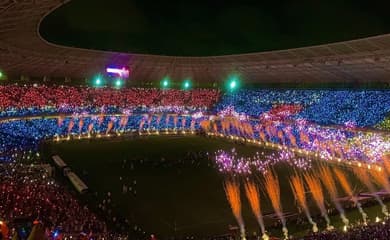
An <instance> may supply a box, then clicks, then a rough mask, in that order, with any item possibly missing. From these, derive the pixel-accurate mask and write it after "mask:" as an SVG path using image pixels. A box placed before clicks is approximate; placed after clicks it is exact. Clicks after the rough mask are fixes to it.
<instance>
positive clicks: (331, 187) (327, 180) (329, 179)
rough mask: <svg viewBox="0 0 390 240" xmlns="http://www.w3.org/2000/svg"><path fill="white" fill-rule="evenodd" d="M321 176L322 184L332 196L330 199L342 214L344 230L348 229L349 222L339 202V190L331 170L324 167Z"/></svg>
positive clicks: (321, 169)
mask: <svg viewBox="0 0 390 240" xmlns="http://www.w3.org/2000/svg"><path fill="white" fill-rule="evenodd" d="M320 176H321V179H322V182H323V183H324V185H325V187H326V189H327V190H328V192H329V194H330V198H331V199H332V201H333V202H334V204H335V206H336V209H337V210H338V211H339V213H340V217H341V220H342V221H343V223H344V229H347V228H348V225H349V220H348V219H347V218H346V216H345V213H344V209H343V207H342V206H341V204H340V202H339V200H338V193H337V188H336V184H335V182H334V179H333V176H332V172H331V171H330V169H329V168H327V167H324V166H323V167H321V168H320Z"/></svg>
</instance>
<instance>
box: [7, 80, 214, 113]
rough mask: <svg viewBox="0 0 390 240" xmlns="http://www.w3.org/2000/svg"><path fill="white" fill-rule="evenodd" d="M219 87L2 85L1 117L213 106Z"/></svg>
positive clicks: (194, 108) (193, 108)
mask: <svg viewBox="0 0 390 240" xmlns="http://www.w3.org/2000/svg"><path fill="white" fill-rule="evenodd" d="M219 95H220V92H219V90H216V89H193V90H189V91H182V90H176V89H165V90H161V89H156V88H123V89H112V88H89V87H72V86H45V85H35V86H29V85H28V86H26V85H24V86H19V85H6V86H0V112H1V115H0V116H15V115H16V116H17V115H19V116H20V115H32V114H34V115H37V114H42V113H57V112H63V113H73V112H81V111H88V112H93V111H97V112H100V111H101V108H105V109H107V108H112V109H111V110H116V111H120V110H122V109H128V108H140V109H141V110H142V108H150V107H158V106H171V107H174V106H180V107H185V108H186V109H188V110H192V111H194V110H196V109H202V110H206V109H208V108H211V107H212V106H213V105H214V103H215V102H216V101H218V99H219Z"/></svg>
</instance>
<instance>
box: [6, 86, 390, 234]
mask: <svg viewBox="0 0 390 240" xmlns="http://www.w3.org/2000/svg"><path fill="white" fill-rule="evenodd" d="M219 100H220V101H219ZM215 104H217V105H216V106H214V105H215ZM231 106H234V109H235V110H236V111H237V112H238V114H241V115H240V117H241V116H248V117H247V118H245V121H247V122H250V124H251V126H253V127H254V130H255V131H254V133H253V136H248V135H247V136H245V137H248V138H252V137H253V138H256V139H262V140H264V141H268V142H274V143H278V144H283V145H288V146H297V147H300V148H302V149H308V150H311V151H317V152H318V151H322V150H324V151H322V152H324V154H325V155H324V156H321V157H324V158H328V157H333V156H336V157H341V156H343V157H344V155H345V157H349V158H359V159H363V160H365V161H370V160H372V159H375V157H376V155H375V156H374V154H377V152H380V153H381V151H382V149H379V147H381V148H385V147H386V146H387V147H389V146H388V145H386V146H383V144H382V143H383V142H384V140H383V139H381V138H379V137H378V136H376V135H372V136H369V137H370V138H369V139H367V135H365V134H361V133H356V132H354V131H349V130H348V129H347V128H342V129H339V128H323V127H321V126H319V125H312V124H307V120H308V121H310V122H314V123H318V124H324V125H332V124H337V125H347V127H348V126H349V124H351V125H352V126H361V127H365V126H373V125H375V124H378V123H379V122H381V121H383V122H384V123H386V120H384V119H385V117H386V116H387V114H388V113H389V112H390V91H325V90H321V91H315V90H283V91H282V90H280V91H276V90H240V91H238V92H233V93H225V94H224V95H222V97H221V96H220V92H219V90H212V89H207V90H206V89H195V90H191V91H180V90H172V89H171V90H159V89H141V88H129V89H122V90H117V89H108V88H87V87H69V86H58V87H48V86H34V87H32V86H17V85H8V86H0V111H1V112H0V117H8V116H25V115H40V114H43V115H46V114H51V113H69V114H73V115H72V116H69V117H60V118H39V119H33V120H12V121H4V122H1V123H0V163H1V162H13V163H9V164H3V165H0V199H2V200H3V199H4V200H5V203H6V204H3V205H0V216H2V217H5V218H6V219H8V220H9V221H12V220H13V219H14V218H17V217H20V216H22V215H29V216H33V217H34V218H36V219H38V220H39V221H41V222H43V223H45V226H48V231H49V232H50V231H53V230H54V229H50V226H62V228H63V229H64V231H66V232H80V231H82V232H94V233H99V234H101V235H102V236H108V234H109V233H108V232H107V226H106V225H105V223H104V222H103V221H101V220H99V218H97V217H96V216H95V215H94V214H93V213H92V212H91V211H90V210H89V209H88V208H87V207H85V206H82V205H81V204H80V203H79V202H78V201H76V199H75V197H74V196H72V195H71V194H69V192H67V191H66V190H65V189H64V188H63V187H61V186H60V185H58V184H57V183H55V182H54V181H53V180H52V179H51V178H50V177H48V176H47V175H46V173H43V172H42V171H41V170H37V169H35V168H31V167H29V166H28V165H20V164H18V163H15V161H16V162H19V161H20V160H25V158H27V157H28V158H30V156H31V154H35V153H37V151H38V146H39V143H40V142H41V141H42V139H45V138H51V139H52V138H53V137H56V136H66V135H74V136H75V137H76V136H77V135H79V134H100V133H101V134H106V133H110V132H121V131H127V130H132V129H139V130H144V129H153V130H155V129H156V130H161V129H168V128H175V129H179V130H180V129H199V128H200V122H201V121H202V120H204V119H207V118H208V116H207V114H205V115H204V116H203V115H202V114H199V113H201V111H204V112H206V113H209V114H221V112H222V114H224V113H223V111H224V110H225V109H227V108H229V107H231ZM101 112H104V113H106V114H107V113H125V114H124V116H122V117H121V116H113V115H107V116H103V115H99V114H100V113H101ZM172 112H173V113H175V114H173V115H170V113H172ZM286 112H288V114H287V115H288V117H286V116H287V115H283V114H284V113H286ZM76 113H77V114H76ZM88 113H96V115H95V116H92V117H91V116H88ZM145 113H146V114H145ZM156 113H157V114H156ZM280 113H283V114H280ZM198 115H199V116H198ZM249 117H253V118H252V119H251V120H250V119H249ZM285 117H286V118H285ZM303 119H304V120H303ZM382 125H383V124H382ZM219 130H220V131H222V129H219ZM223 131H224V133H225V134H226V133H229V134H233V133H234V134H233V135H240V131H239V130H237V129H233V128H229V130H227V129H223ZM230 131H231V132H230ZM263 138H264V139H263ZM331 142H337V143H348V144H349V145H348V148H346V150H345V151H344V149H341V145H338V146H336V145H332V144H330V143H331ZM370 142H375V145H370ZM352 144H355V145H356V147H354V146H355V145H352ZM380 144H382V145H380ZM362 145H363V146H367V149H366V150H364V149H363V150H362V151H360V149H362V147H361V146H362ZM339 149H341V150H342V152H339ZM377 150H378V151H377ZM379 150H380V151H379ZM370 154H371V155H370ZM15 169H17V170H15ZM42 176H43V177H42ZM27 183H28V184H27ZM30 201H33V202H35V203H36V204H35V205H32V206H31V204H29V202H30ZM2 206H3V207H2ZM4 206H7V207H6V208H5V207H4ZM65 206H70V207H65ZM68 208H69V209H68ZM70 216H71V217H72V218H71V217H70ZM389 224H390V223H389V222H388V221H387V222H386V223H385V224H384V225H382V224H371V225H368V226H363V227H357V228H353V229H352V230H351V231H349V232H348V233H344V232H336V231H332V232H324V233H320V234H316V235H313V236H307V237H305V238H304V239H307V240H312V239H320V240H321V239H323V240H328V239H336V240H337V239H365V237H366V236H376V237H377V238H376V239H387V236H389V234H390V233H389V231H388V228H389V226H388V225H389ZM122 227H123V225H122ZM386 227H387V228H386ZM384 236H385V237H384ZM216 239H220V238H218V237H217V238H216ZM222 239H223V238H222Z"/></svg>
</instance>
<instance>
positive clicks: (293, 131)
mask: <svg viewBox="0 0 390 240" xmlns="http://www.w3.org/2000/svg"><path fill="white" fill-rule="evenodd" d="M168 129H173V130H174V131H177V130H191V131H195V130H202V131H204V132H205V133H208V134H215V135H221V136H226V137H232V138H234V137H235V138H240V139H244V140H245V141H252V140H253V141H259V142H262V143H266V144H275V145H277V146H280V147H284V148H291V149H297V150H300V151H305V152H310V153H313V154H316V155H317V156H319V157H321V158H323V159H325V160H326V159H338V160H339V161H361V162H364V163H367V164H375V163H377V162H380V161H381V158H382V156H383V155H384V154H385V153H386V152H389V151H390V141H389V135H388V134H387V133H386V132H384V133H383V132H372V131H367V130H364V131H363V130H357V129H354V128H348V127H337V128H336V127H324V126H320V125H315V124H311V123H308V122H305V121H293V120H286V121H276V122H273V121H271V122H270V121H267V122H263V121H261V120H257V119H243V120H240V117H235V116H224V117H220V116H206V115H198V114H194V115H188V114H183V115H180V114H132V115H123V114H122V115H102V114H99V115H78V116H74V115H71V116H47V117H27V118H14V119H7V120H3V121H1V122H0V139H1V143H0V144H1V145H0V157H1V159H2V160H3V161H6V160H7V159H8V160H10V159H11V158H12V155H13V154H14V153H17V152H19V151H37V149H38V145H39V143H40V142H41V141H42V140H44V139H53V138H63V137H70V136H75V137H77V136H97V135H99V136H101V135H110V134H113V135H117V134H121V133H126V132H129V131H140V132H142V131H163V130H168Z"/></svg>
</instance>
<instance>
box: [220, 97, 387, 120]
mask: <svg viewBox="0 0 390 240" xmlns="http://www.w3.org/2000/svg"><path fill="white" fill-rule="evenodd" d="M280 105H288V106H294V109H295V112H292V113H291V114H290V117H291V118H294V119H299V118H301V119H305V120H307V121H311V122H314V123H318V124H321V125H345V124H353V125H355V126H359V127H367V126H373V125H375V124H377V123H379V122H381V121H383V119H384V118H385V117H386V116H387V114H388V113H389V112H390V91H388V90H378V91H373V90H343V91H337V90H239V91H237V92H231V93H225V94H223V95H222V97H221V100H220V101H219V102H218V103H217V105H216V107H215V112H219V111H222V110H224V109H226V108H227V107H229V106H231V107H234V108H235V110H236V111H237V112H239V113H245V114H246V115H250V116H261V115H264V114H265V113H267V112H270V111H272V109H273V108H275V107H277V106H280Z"/></svg>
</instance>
